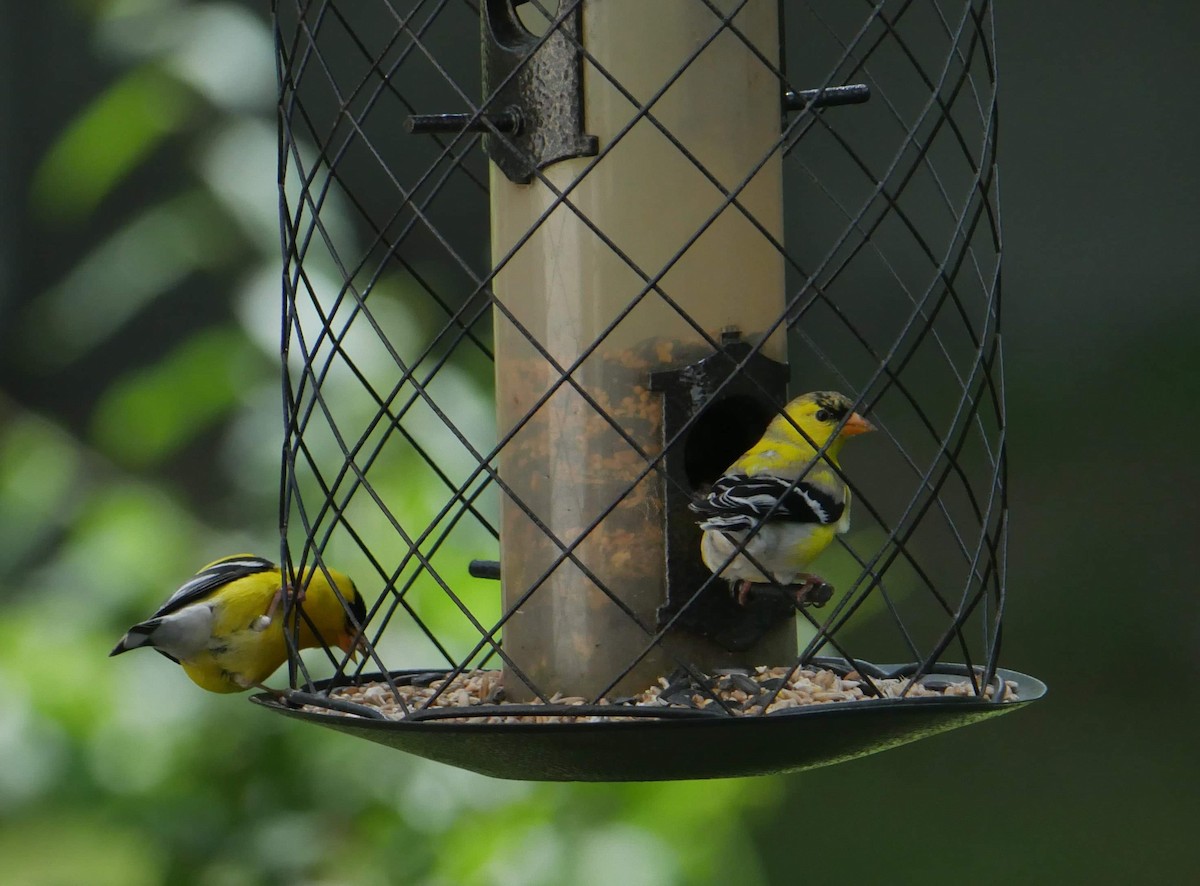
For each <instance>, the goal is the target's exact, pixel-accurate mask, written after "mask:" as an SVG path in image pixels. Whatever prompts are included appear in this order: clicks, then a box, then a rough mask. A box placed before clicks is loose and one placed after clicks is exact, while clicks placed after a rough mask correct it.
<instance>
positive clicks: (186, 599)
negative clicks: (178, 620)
mask: <svg viewBox="0 0 1200 886" xmlns="http://www.w3.org/2000/svg"><path fill="white" fill-rule="evenodd" d="M274 568H275V564H274V563H272V562H271V561H270V560H266V559H264V558H262V557H252V556H250V555H248V554H245V555H240V556H237V557H226V558H225V559H224V560H217V561H216V562H215V563H210V564H209V565H207V566H205V567H204V568H203V569H201V570H200V571H199V572H197V573H196V574H195V575H193V576H192V577H191V578H189V579H188V580H187V581H186V582H184V583H183V584H182V585H181V586H180V587H179V589H178V590H176V591H175V593H173V594H172V595H171V596H170V597H168V598H167V601H166V602H165V603H163V604H162V606H159V607H158V611H157V612H155V613H154V615H152V616H150V618H151V619H154V618H160V617H161V616H164V615H170V614H171V613H172V612H178V611H179V610H180V609H182V608H183V607H185V606H187V605H188V604H190V603H195V602H197V601H199V600H203V599H204V598H205V597H207V596H208V595H209V594H211V593H212V592H213V591H215V590H216V589H217V588H219V587H222V586H223V585H227V584H229V582H231V581H237V580H238V579H239V578H245V577H246V576H247V575H254V574H255V573H258V572H270V571H271V570H272V569H274Z"/></svg>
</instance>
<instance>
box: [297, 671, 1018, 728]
mask: <svg viewBox="0 0 1200 886" xmlns="http://www.w3.org/2000/svg"><path fill="white" fill-rule="evenodd" d="M908 682H909V681H908V678H906V677H900V678H893V679H879V678H876V679H874V680H872V681H871V683H873V684H874V688H875V689H877V690H878V693H879V694H878V695H875V694H874V690H873V689H872V686H871V683H869V682H868V681H866V680H865V679H863V677H862V676H861V675H860V674H858V672H856V671H850V672H848V673H846V674H844V675H843V674H838V673H837V672H836V671H833V670H829V669H827V668H817V669H812V668H798V669H796V670H795V671H794V672H792V669H791V668H788V667H777V668H768V667H756V668H753V669H750V668H746V669H725V670H722V671H720V672H717V673H716V674H715V675H714V676H713V677H710V678H707V679H706V680H705V681H703V682H702V683H697V682H696V681H695V680H694V679H692V678H690V677H689V676H688V675H687V674H686V673H684V672H681V671H680V672H676V673H675V674H673V675H671V677H659V678H658V681H657V683H656V684H655V685H653V686H651V687H649V688H648V689H646V690H644V691H643V692H640V693H638V694H637V695H635V696H633V697H629V698H622V699H614V700H611V701H610V700H609V699H601V700H600V701H599V702H598V704H600V705H605V706H608V705H611V706H613V707H615V708H621V707H634V708H639V709H643V710H644V709H647V708H676V709H691V710H711V711H713V712H717V711H719V710H720V708H721V706H722V705H723V706H724V707H725V708H726V709H727V710H728V711H729V712H730V713H731V714H733V715H734V716H753V715H759V714H763V713H766V714H773V713H775V712H777V711H785V710H789V709H792V708H799V707H804V706H807V705H822V704H836V703H838V702H847V701H859V702H861V701H872V700H878V699H898V698H938V697H943V698H945V697H958V698H965V697H975V696H976V693H975V690H974V688H973V687H972V685H971V682H970V681H969V680H952V679H951V678H948V677H946V676H944V675H932V676H929V677H926V678H924V679H923V680H921V681H919V682H917V683H914V684H913V685H912V686H908ZM905 687H908V691H907V692H905ZM1017 690H1018V687H1017V684H1016V683H1015V682H1014V681H1012V680H1009V681H1007V682H1006V683H1005V684H1004V698H1003V700H1004V701H1005V702H1012V701H1017V700H1019V695H1018V691H1017ZM995 691H996V689H995V686H994V685H988V686H986V687H984V689H983V697H984V698H985V699H987V700H991V699H993V698H994V697H995ZM397 695H399V697H400V698H402V699H403V700H404V705H406V706H407V707H408V710H410V711H416V710H421V709H422V708H426V707H430V708H465V707H474V706H477V705H482V704H487V705H499V706H503V705H505V704H509V702H507V701H506V700H505V698H504V689H503V685H502V684H501V672H500V671H498V670H474V671H467V672H465V673H462V674H459V675H458V676H456V677H453V678H452V679H450V681H449V685H447V681H446V678H445V677H442V676H439V675H437V674H419V675H417V676H415V677H413V678H412V679H411V682H406V683H404V684H402V685H397V686H396V687H395V690H394V691H393V689H392V687H391V686H389V685H388V684H387V683H379V682H376V683H365V684H363V685H361V686H344V687H340V688H338V689H335V690H334V691H333V697H334V698H336V699H339V700H340V701H346V702H351V703H354V704H360V705H365V706H368V707H371V708H374V709H376V710H377V711H378V712H379V713H381V714H382V715H383V716H384V717H386V718H387V719H389V720H403V719H405V717H406V716H407V715H406V713H405V709H404V706H402V705H401V704H400V703H399V702H398V701H397V698H396V696H397ZM435 695H436V696H437V697H436V698H435V697H434V696H435ZM718 700H719V701H718ZM546 702H548V703H549V704H552V705H583V704H587V703H588V702H589V699H585V698H583V697H581V696H564V695H561V694H558V693H555V694H554V695H552V696H550V697H549V698H548V699H546ZM546 702H543V701H541V700H540V699H539V700H536V701H534V702H532V703H531V704H533V705H540V704H545V703H546ZM303 710H305V711H308V712H310V713H315V714H332V715H334V716H339V717H350V716H354V715H353V714H348V713H345V712H342V711H334V710H330V709H327V708H323V707H320V706H318V705H304V706H303ZM633 719H638V720H643V719H647V718H646V717H645V716H638V717H622V716H621V715H620V714H613V715H607V714H606V715H603V716H596V715H590V716H571V715H569V714H563V713H559V712H555V713H553V714H548V715H546V716H540V715H521V716H512V715H502V714H496V715H493V716H486V717H447V718H440V719H436V720H431V721H430V722H432V723H483V724H499V723H611V722H614V721H622V720H624V721H628V720H633ZM650 719H654V718H653V717H651V718H650Z"/></svg>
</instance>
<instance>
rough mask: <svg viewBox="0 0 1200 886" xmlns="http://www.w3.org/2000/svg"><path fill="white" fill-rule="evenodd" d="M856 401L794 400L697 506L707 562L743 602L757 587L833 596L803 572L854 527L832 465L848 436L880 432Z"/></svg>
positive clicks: (826, 395)
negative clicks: (818, 591) (821, 451)
mask: <svg viewBox="0 0 1200 886" xmlns="http://www.w3.org/2000/svg"><path fill="white" fill-rule="evenodd" d="M853 405H854V404H853V402H852V401H851V400H850V399H849V398H848V397H846V396H844V395H842V394H837V393H834V392H832V391H814V392H813V393H810V394H804V395H802V396H800V397H797V398H796V399H794V400H792V401H791V402H790V403H788V404H787V406H786V407H784V411H785V412H786V413H787V417H785V416H783V415H778V416H776V417H775V419H774V420H773V421H772V422H771V424H770V425H768V426H767V430H766V431H765V432H764V433H763V435H762V438H761V439H760V440H759V441H758V442H757V443H755V444H754V446H753V447H751V448H750V449H749V450H748V451H747V452H746V453H745V454H744V455H742V456H741V458H739V459H738V460H737V461H735V462H734V463H733V464H732V465H730V467H729V468H728V470H726V472H725V473H724V474H723V475H722V476H721V477H720V478H719V479H718V480H717V481H716V482H715V483H714V484H713V486H712V489H711V490H710V491H709V493H708V494H707V495H706V496H704V497H703V498H700V499H698V500H697V501H695V502H693V503H692V505H691V508H692V510H693V511H695V512H696V513H698V514H700V515H702V516H703V518H704V519H703V520H702V521H701V522H700V528H701V529H702V530H704V535H703V537H702V539H701V542H700V555H701V557H702V558H703V559H704V565H705V566H707V567H708V568H709V569H710V570H711V571H713V572H718V571H719V573H720V575H721V577H722V578H725V579H727V580H729V581H730V582H732V583H733V585H734V588H735V589H736V592H737V598H738V602H739V603H741V604H743V605H745V602H746V596H747V595H748V594H749V592H750V590H751V587H752V585H755V584H769V585H777V586H789V587H791V586H798V587H795V593H796V599H797V601H798V602H806V601H807V600H809V599H810V598H809V594H810V593H813V592H814V591H815V590H816V589H819V588H822V587H824V588H825V593H824V599H828V595H829V593H831V592H832V589H829V588H828V586H827V584H826V582H825V581H824V580H823V579H821V578H820V577H819V576H816V575H811V574H809V573H808V572H806V571H805V570H807V569H808V565H809V564H810V563H811V562H812V561H813V560H815V559H816V558H817V557H818V556H819V555H820V554H821V552H822V551H824V550H825V548H827V547H828V546H829V543H830V542H832V541H833V538H834V536H835V535H837V534H840V533H843V532H845V531H846V530H847V529H849V528H850V490H849V489H848V488H847V487H846V484H845V483H844V482H843V481H842V480H841V478H840V477H839V476H838V475H837V473H836V472H835V471H834V470H833V468H835V467H838V454H839V453H840V452H841V449H842V444H843V443H845V442H846V439H847V438H848V437H853V436H856V435H858V434H864V433H866V432H867V431H873V430H874V429H875V428H874V426H873V425H872V424H871V423H870V422H869V421H867V420H866V419H865V418H863V417H862V416H861V415H859V414H858V413H857V412H853V411H852V410H853ZM789 418H790V421H789ZM792 422H795V425H793V424H792ZM797 426H798V427H799V428H800V431H803V432H804V433H803V434H802V433H800V431H798V430H796V427H797ZM805 435H807V437H808V439H806V438H805ZM831 438H832V439H831ZM826 443H828V446H827V447H826V449H825V452H824V455H823V456H822V457H820V458H818V455H817V453H818V450H819V449H820V448H821V447H822V446H825V445H826ZM760 523H761V525H760ZM743 542H745V547H744V548H741V547H739V546H740V545H741V544H742V543H743ZM735 551H739V553H738V554H737V555H736V556H734V552H735ZM740 551H744V553H740ZM731 557H732V560H730V558H731ZM726 561H729V562H728V564H727V565H726ZM764 570H766V571H765V572H764ZM815 597H816V595H815V594H814V596H813V598H811V599H813V600H814V601H815ZM820 602H824V600H820Z"/></svg>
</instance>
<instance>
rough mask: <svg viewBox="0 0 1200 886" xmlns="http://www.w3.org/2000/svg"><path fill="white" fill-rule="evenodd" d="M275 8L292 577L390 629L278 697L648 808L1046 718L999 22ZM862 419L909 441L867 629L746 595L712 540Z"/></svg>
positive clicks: (847, 553) (309, 711)
mask: <svg viewBox="0 0 1200 886" xmlns="http://www.w3.org/2000/svg"><path fill="white" fill-rule="evenodd" d="M273 11H274V20H275V28H276V38H277V39H276V46H277V53H278V58H277V61H278V70H279V76H280V101H279V119H280V194H281V215H282V229H283V246H284V250H283V252H284V274H283V278H284V315H283V324H284V335H283V360H284V371H285V376H286V385H285V389H286V393H285V447H284V465H283V484H282V508H281V520H282V526H281V530H282V541H283V549H284V557H285V561H286V562H287V563H288V568H290V569H293V570H303V569H305V568H309V567H310V566H311V564H312V563H313V562H318V563H328V565H330V566H334V567H336V568H338V569H341V570H343V571H347V572H349V573H350V574H351V575H352V576H353V577H354V579H355V581H356V583H357V586H358V588H359V590H360V592H361V593H362V594H363V595H364V596H365V597H366V599H367V601H368V604H369V613H368V618H367V623H366V625H365V626H364V627H365V637H366V641H367V642H366V644H365V645H366V647H367V649H368V652H367V654H366V655H365V656H364V657H363V659H362V660H360V661H359V662H357V663H355V662H353V661H350V660H348V659H347V658H346V657H345V656H340V657H337V656H331V658H330V660H331V661H332V663H333V666H334V669H335V673H334V675H333V676H332V677H329V678H327V679H315V678H314V676H313V674H311V673H310V671H309V668H308V666H306V664H305V663H304V661H303V660H301V659H300V658H299V656H298V655H293V656H292V658H291V686H290V689H289V691H287V692H286V693H285V694H284V695H283V696H282V697H280V698H270V697H266V696H259V697H256V701H259V702H260V703H262V704H264V705H267V706H268V707H270V708H272V709H275V710H278V711H280V712H282V713H285V714H287V715H289V716H293V717H298V718H301V719H306V720H311V721H314V722H318V723H321V724H323V725H325V726H330V727H332V728H335V729H339V730H342V731H344V732H348V733H350V734H354V735H358V736H361V737H364V738H368V739H371V740H374V741H379V742H382V743H385V744H388V745H391V746H394V747H396V748H399V749H402V750H405V751H408V752H411V753H416V754H420V755H422V756H427V757H430V758H432V759H436V760H441V761H443V762H448V763H452V764H454V765H459V766H463V767H466V768H470V769H474V770H477V771H480V772H485V773H487V774H491V775H496V776H500V777H511V778H543V779H581V780H599V779H612V780H621V779H638V780H644V779H663V778H693V777H713V776H724V775H746V774H754V773H761V772H777V771H788V770H796V769H803V768H807V767H811V766H815V765H822V764H826V763H830V762H837V761H839V760H844V759H849V758H851V757H854V756H859V755H862V754H865V753H871V752H873V751H877V750H882V749H884V748H887V747H892V746H894V745H897V744H901V743H904V742H906V741H912V740H914V739H916V738H920V737H924V736H926V735H930V734H933V733H936V732H940V731H944V730H947V729H951V728H954V727H956V726H959V725H964V724H967V723H971V722H975V721H977V720H981V719H984V718H988V717H992V716H995V715H998V714H1001V713H1005V712H1008V711H1011V710H1014V709H1016V708H1018V707H1020V706H1022V705H1024V704H1026V703H1028V702H1030V701H1033V700H1035V699H1037V698H1038V697H1040V695H1041V694H1042V693H1043V692H1044V689H1045V687H1044V686H1043V685H1042V684H1041V683H1040V682H1038V681H1037V680H1036V679H1034V678H1032V677H1028V676H1026V675H1023V674H1019V673H1017V672H1014V671H1011V670H1008V669H1005V668H1002V667H1001V666H1000V662H999V652H1000V633H1001V623H1002V618H1003V613H1004V604H1005V561H1006V554H1007V534H1008V520H1007V509H1006V498H1005V491H1004V479H1005V468H1006V457H1005V413H1004V399H1003V383H1002V368H1003V367H1002V359H1001V351H1000V336H999V317H1000V311H999V300H1000V259H1001V246H1000V244H1001V239H1000V228H999V217H998V212H997V190H996V189H997V183H996V157H995V135H996V133H995V127H996V81H995V58H994V54H993V52H994V39H993V36H994V30H993V27H994V26H993V22H992V14H993V11H992V7H991V4H990V3H988V2H986V0H962V2H958V3H949V4H936V5H935V4H901V3H895V4H893V3H879V4H875V5H874V6H871V7H869V8H865V9H864V8H862V7H858V6H854V7H850V5H849V4H843V3H836V2H817V0H809V2H793V3H782V2H776V0H656V2H652V3H649V2H645V0H559V2H555V0H532V2H526V3H521V2H515V0H477V2H461V3H449V4H439V5H437V6H436V7H432V8H426V6H425V4H423V3H420V2H410V3H397V2H382V0H381V2H367V3H363V2H356V3H349V2H344V0H327V2H323V3H319V4H311V3H302V2H299V0H275V2H274V3H273ZM827 389H836V390H841V391H843V392H844V393H846V394H847V395H849V396H850V397H851V399H853V400H854V402H855V404H856V409H857V410H858V411H859V412H862V413H864V414H866V415H868V416H869V417H870V419H871V421H872V422H873V423H874V424H875V425H876V426H877V427H878V429H879V433H877V434H874V435H871V436H872V439H869V440H863V441H862V443H857V442H856V444H855V446H854V447H853V448H854V450H855V451H853V452H847V453H846V454H845V456H844V461H845V466H844V470H843V471H842V474H843V475H844V478H845V480H846V481H847V483H848V484H849V487H850V489H851V491H852V502H853V505H852V514H853V516H852V520H851V524H852V528H851V531H850V532H849V534H848V535H844V536H840V537H839V540H838V541H837V543H836V544H835V545H834V546H833V547H832V548H831V549H830V550H829V551H827V552H826V553H825V555H824V556H823V557H822V558H821V560H819V561H818V562H817V563H816V564H814V569H816V570H817V571H819V572H821V573H822V575H823V576H824V577H825V578H827V579H829V583H830V584H831V585H832V586H833V589H834V590H833V593H832V598H831V599H829V600H828V602H827V603H826V604H825V605H823V606H818V605H817V603H819V602H820V601H798V600H795V599H792V598H789V597H787V596H786V595H780V594H775V595H771V594H763V595H756V596H755V597H754V598H752V599H749V600H745V601H741V600H738V599H736V598H735V596H734V595H733V594H731V592H730V589H729V587H728V585H727V583H726V582H725V581H724V580H723V579H721V578H718V577H715V576H713V575H712V574H711V573H710V571H709V570H708V568H707V567H705V565H704V564H703V562H702V561H701V558H700V529H699V527H698V525H697V521H696V516H695V514H693V513H691V512H690V511H689V508H688V505H689V503H690V502H691V501H692V500H693V499H694V497H695V496H696V495H698V494H701V493H702V492H704V491H705V490H706V489H707V487H708V486H709V485H710V484H711V483H712V482H713V481H714V480H715V479H716V478H717V477H719V476H720V475H721V473H722V472H723V471H724V470H725V469H726V468H727V467H728V466H729V465H730V464H731V463H732V462H733V461H734V460H735V459H736V458H737V457H738V456H739V455H740V454H741V453H742V452H743V451H745V450H746V449H747V448H749V447H750V446H751V445H752V444H753V443H754V442H755V441H756V440H757V439H758V438H759V436H761V434H762V432H763V430H764V429H765V428H766V426H767V424H768V423H769V422H770V421H771V420H772V419H774V418H775V417H776V416H777V415H779V414H780V413H781V410H782V409H783V406H784V404H786V403H787V402H788V400H789V398H790V397H794V396H796V395H797V394H800V393H803V392H805V391H808V390H827ZM372 601H373V605H371V604H372ZM810 603H811V605H809V604H810ZM881 661H898V662H908V664H889V665H883V664H878V662H881ZM747 748H754V749H755V750H754V752H753V753H750V752H748V751H747Z"/></svg>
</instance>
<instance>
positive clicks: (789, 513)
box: [690, 474, 846, 532]
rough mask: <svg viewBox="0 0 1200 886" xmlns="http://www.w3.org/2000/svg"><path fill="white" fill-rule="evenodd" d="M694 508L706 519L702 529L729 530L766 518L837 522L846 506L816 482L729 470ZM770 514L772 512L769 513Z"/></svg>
mask: <svg viewBox="0 0 1200 886" xmlns="http://www.w3.org/2000/svg"><path fill="white" fill-rule="evenodd" d="M690 507H691V509H692V510H693V511H695V512H696V513H697V514H700V515H701V516H702V517H703V518H704V519H703V521H702V522H701V523H700V528H701V529H705V530H708V529H722V530H725V531H726V532H735V531H739V530H749V529H753V528H754V527H755V526H757V525H759V523H761V522H762V521H763V520H764V518H765V519H767V520H769V521H771V522H775V521H786V522H791V523H820V524H828V523H836V522H837V521H838V520H840V519H841V517H842V513H843V511H845V509H846V503H845V502H844V501H838V500H837V499H836V498H834V496H833V495H831V494H830V493H829V492H826V491H825V490H823V489H819V488H818V487H816V486H815V485H813V484H812V483H806V482H803V481H801V482H799V483H795V484H793V481H791V480H785V479H784V478H782V477H772V476H770V475H768V474H760V475H758V476H755V477H749V476H747V475H745V474H726V475H725V476H724V477H721V479H719V480H717V482H716V483H714V484H713V487H712V489H711V490H710V491H709V493H708V495H706V496H705V497H703V498H700V499H697V500H696V501H694V502H692V503H691V505H690ZM768 515H769V516H768Z"/></svg>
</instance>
